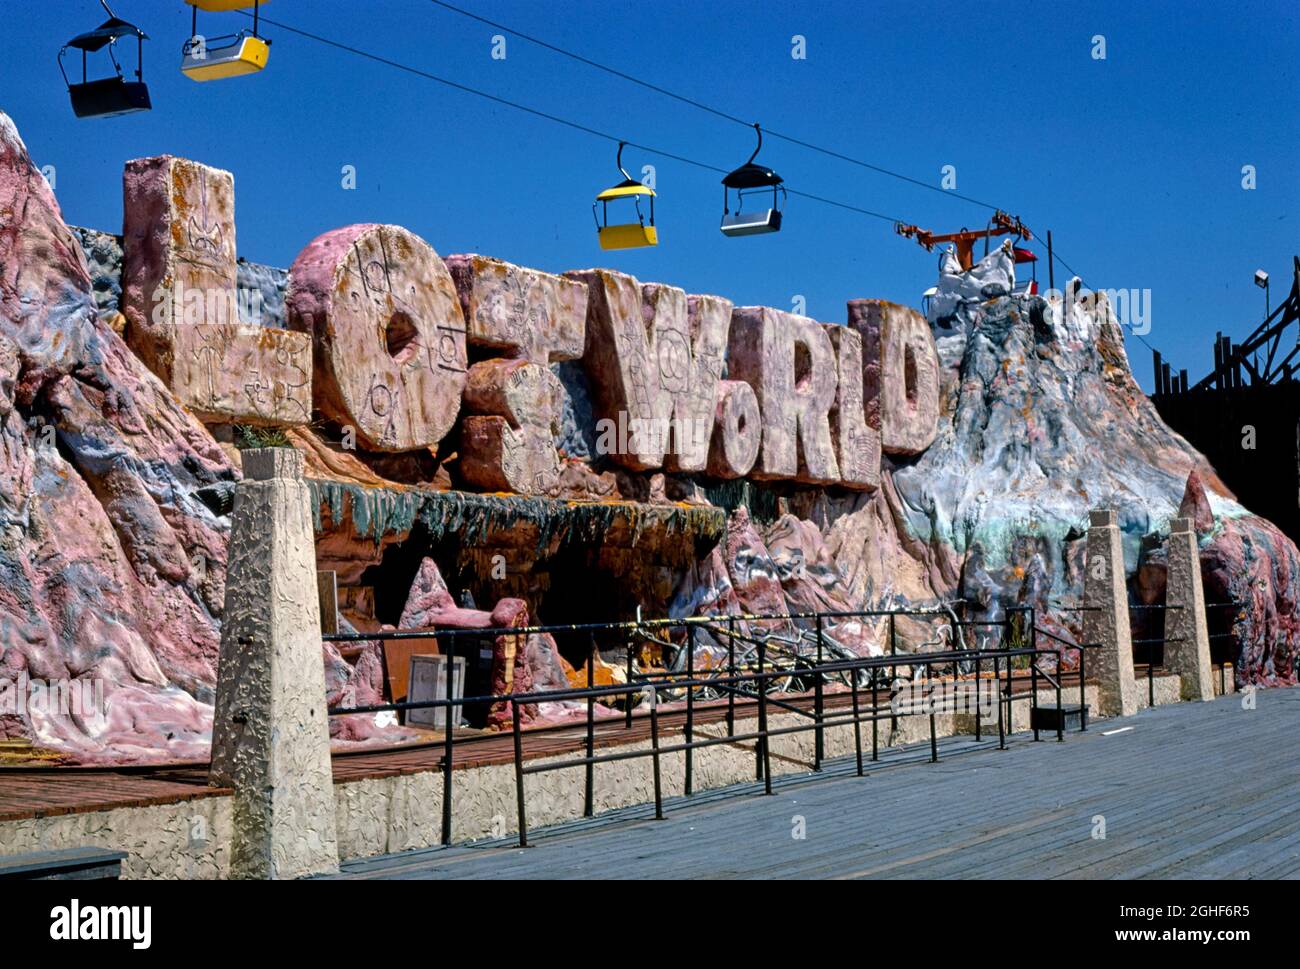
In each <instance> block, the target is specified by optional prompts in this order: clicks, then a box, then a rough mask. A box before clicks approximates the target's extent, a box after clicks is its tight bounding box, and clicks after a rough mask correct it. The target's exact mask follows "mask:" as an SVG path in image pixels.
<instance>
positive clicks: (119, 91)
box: [59, 0, 153, 118]
mask: <svg viewBox="0 0 1300 969" xmlns="http://www.w3.org/2000/svg"><path fill="white" fill-rule="evenodd" d="M99 2H100V5H101V6H102V7H103V8H104V11H105V12H106V13H107V14H108V19H107V20H105V21H104V22H103V23H102V24H100V25H99V26H98V27H96V28H95V29H94V30H91V31H89V32H87V33H84V34H80V35H78V36H76V37H73V38H72V40H70V41H68V42H67V43H66V44H64V45H63V48H62V49H61V50H60V51H59V71H60V72H61V73H62V74H63V81H64V83H65V84H67V86H68V96H69V97H70V98H71V99H72V111H73V113H74V114H75V115H76V116H77V117H78V118H113V117H116V116H118V115H121V114H132V113H134V112H136V111H148V110H149V109H150V108H152V107H153V103H152V102H151V101H150V100H149V86H148V85H147V84H145V83H144V42H145V41H146V40H148V39H149V38H148V36H147V35H146V34H145V32H144V31H143V30H141V29H140V28H139V27H137V26H135V25H134V24H129V23H127V22H126V21H125V20H120V19H118V17H117V16H116V15H115V14H114V13H113V11H112V10H110V9H109V7H108V0H99ZM122 37H134V38H135V41H136V66H135V78H136V79H135V80H134V81H128V80H127V79H126V78H125V77H124V76H123V74H122V65H121V64H119V63H118V62H117V55H116V54H115V53H114V52H113V48H114V46H115V45H116V44H117V41H118V39H119V38H122ZM69 47H71V48H74V49H75V50H79V51H81V81H80V82H78V83H74V82H72V81H70V80H68V72H67V70H66V69H65V68H64V66H63V55H64V54H66V53H67V51H68V48H69ZM106 47H107V48H108V56H109V59H110V60H112V62H113V67H114V69H115V70H116V72H117V73H116V74H115V75H114V76H112V77H101V78H98V79H96V80H93V81H92V80H90V78H89V77H88V76H87V57H86V55H87V54H95V53H98V52H99V51H101V50H103V49H104V48H106Z"/></svg>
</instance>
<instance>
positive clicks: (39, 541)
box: [0, 114, 235, 763]
mask: <svg viewBox="0 0 1300 969" xmlns="http://www.w3.org/2000/svg"><path fill="white" fill-rule="evenodd" d="M234 478H235V471H234V470H233V469H232V468H231V466H230V465H229V463H228V462H227V460H226V458H225V456H224V455H223V453H222V452H221V450H220V448H218V447H217V445H216V443H215V442H214V441H213V440H212V438H211V436H210V435H209V434H208V433H207V431H206V430H205V429H204V428H203V426H202V425H201V424H200V423H199V422H198V421H197V420H196V419H195V418H194V417H193V416H192V415H191V414H190V413H189V412H187V411H186V410H185V409H184V408H183V407H182V406H181V405H180V404H179V403H178V402H177V400H176V398H175V397H174V396H173V395H172V394H171V393H170V392H169V390H168V389H167V388H166V387H165V386H164V385H163V384H162V383H161V382H160V381H159V380H158V378H157V377H155V376H154V375H153V374H152V373H150V372H149V370H148V368H146V367H145V366H144V364H143V363H142V362H141V361H140V359H139V358H138V357H137V356H136V355H135V354H134V353H132V352H131V350H130V349H129V348H128V347H127V345H126V344H125V343H124V342H123V341H122V339H121V337H120V336H119V335H118V334H117V333H116V332H114V330H113V329H112V328H111V327H110V326H109V325H108V323H107V322H106V321H102V320H101V319H100V316H99V314H98V312H97V310H96V305H95V301H94V297H93V293H92V285H91V281H90V277H89V275H88V270H87V264H86V260H85V256H84V254H83V252H82V248H81V244H80V241H79V239H78V238H77V237H75V236H74V235H73V233H72V232H71V231H70V230H69V229H68V227H67V226H66V225H65V224H64V222H63V218H62V216H61V214H60V212H59V207H58V204H57V203H56V202H55V200H54V196H53V194H52V193H51V191H50V188H49V185H48V184H47V182H46V181H45V179H44V178H43V177H42V175H41V173H40V172H39V171H38V170H37V169H36V167H35V166H34V165H33V164H32V161H31V159H30V157H29V156H28V154H27V150H26V147H25V146H24V145H23V143H22V140H21V139H20V138H19V136H18V132H17V131H16V130H15V128H14V125H13V122H12V121H11V120H10V119H9V117H8V116H7V115H4V114H0V534H2V535H3V540H2V541H0V571H3V574H4V576H5V579H4V582H3V583H0V678H4V679H7V680H17V679H18V678H19V677H20V676H21V675H23V674H25V675H26V676H27V677H29V678H31V679H40V680H42V681H45V682H73V683H76V682H81V681H85V682H96V681H97V682H99V683H101V684H102V685H103V695H104V701H105V702H104V707H103V709H100V710H95V711H90V712H88V713H87V715H85V716H82V717H67V716H51V715H48V714H47V713H46V712H43V711H37V710H28V711H27V712H26V713H22V714H0V737H3V738H4V739H7V740H11V741H26V742H29V743H31V744H32V745H33V746H34V747H36V748H55V749H57V750H59V751H60V752H61V753H62V754H63V755H64V756H65V757H68V758H71V759H76V760H79V761H82V762H90V763H95V762H100V763H105V762H117V763H120V762H129V761H150V760H163V759H167V760H173V759H199V758H202V757H204V756H206V752H207V743H208V729H209V725H210V722H211V709H212V708H211V702H212V697H213V688H214V686H215V682H216V669H215V667H216V660H217V653H218V644H219V625H218V624H219V617H220V614H221V608H222V600H223V597H224V585H225V569H226V565H225V563H226V533H227V531H228V525H227V523H226V522H225V521H224V520H222V518H221V517H220V516H218V515H217V514H216V513H214V512H213V511H212V510H211V508H210V507H209V506H208V504H206V503H205V498H206V499H209V500H210V499H211V498H213V497H215V496H217V495H219V494H220V493H222V492H223V491H225V490H227V489H230V488H233V482H234Z"/></svg>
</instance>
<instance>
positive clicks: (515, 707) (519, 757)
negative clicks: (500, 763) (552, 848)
mask: <svg viewBox="0 0 1300 969" xmlns="http://www.w3.org/2000/svg"><path fill="white" fill-rule="evenodd" d="M510 729H511V730H512V731H513V733H514V741H515V810H516V812H517V816H518V820H519V847H521V848H527V847H528V816H527V815H526V814H525V812H524V741H523V736H522V734H521V733H520V730H519V704H518V703H517V702H516V701H515V698H514V696H513V695H511V697H510Z"/></svg>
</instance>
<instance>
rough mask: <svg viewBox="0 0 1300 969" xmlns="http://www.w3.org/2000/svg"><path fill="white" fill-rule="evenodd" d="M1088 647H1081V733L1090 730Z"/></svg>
mask: <svg viewBox="0 0 1300 969" xmlns="http://www.w3.org/2000/svg"><path fill="white" fill-rule="evenodd" d="M1087 670H1088V647H1087V646H1080V647H1079V732H1080V733H1082V732H1083V731H1085V730H1087V729H1088V674H1087Z"/></svg>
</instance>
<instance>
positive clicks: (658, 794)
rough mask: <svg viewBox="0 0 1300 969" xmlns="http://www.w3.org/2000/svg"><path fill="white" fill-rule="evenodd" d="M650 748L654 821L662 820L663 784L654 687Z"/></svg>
mask: <svg viewBox="0 0 1300 969" xmlns="http://www.w3.org/2000/svg"><path fill="white" fill-rule="evenodd" d="M650 748H651V750H653V751H654V753H653V754H652V755H651V756H652V757H653V758H654V774H655V820H656V821H662V820H663V819H664V795H663V782H662V781H661V780H660V773H659V694H658V693H657V692H656V690H655V688H654V686H653V685H652V686H651V687H650Z"/></svg>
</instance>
